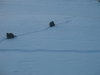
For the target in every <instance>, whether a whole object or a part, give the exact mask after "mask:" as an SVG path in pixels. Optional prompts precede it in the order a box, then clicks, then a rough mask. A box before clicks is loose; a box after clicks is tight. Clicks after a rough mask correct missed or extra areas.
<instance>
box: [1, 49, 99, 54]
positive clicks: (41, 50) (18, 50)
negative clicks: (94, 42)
mask: <svg viewBox="0 0 100 75" xmlns="http://www.w3.org/2000/svg"><path fill="white" fill-rule="evenodd" d="M0 52H55V53H57V52H71V53H100V50H49V49H35V50H28V49H0Z"/></svg>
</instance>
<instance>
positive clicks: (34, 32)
mask: <svg viewBox="0 0 100 75" xmlns="http://www.w3.org/2000/svg"><path fill="white" fill-rule="evenodd" d="M70 21H71V20H67V21H65V22H62V23H58V24H56V25H61V24H65V23H68V22H70ZM49 28H50V27H46V28H44V29H42V30H37V31H33V32H27V33H23V34H20V35H17V36H23V35H28V34H32V33H38V32H42V31H45V30H48V29H49Z"/></svg>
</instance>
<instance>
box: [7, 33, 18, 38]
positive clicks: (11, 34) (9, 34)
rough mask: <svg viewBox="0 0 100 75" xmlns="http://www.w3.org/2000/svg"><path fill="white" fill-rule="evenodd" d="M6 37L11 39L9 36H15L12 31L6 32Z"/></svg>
mask: <svg viewBox="0 0 100 75" xmlns="http://www.w3.org/2000/svg"><path fill="white" fill-rule="evenodd" d="M6 37H7V39H11V38H14V37H16V36H15V35H14V34H13V33H6Z"/></svg>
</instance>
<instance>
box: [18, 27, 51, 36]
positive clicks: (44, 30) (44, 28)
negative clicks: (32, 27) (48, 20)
mask: <svg viewBox="0 0 100 75" xmlns="http://www.w3.org/2000/svg"><path fill="white" fill-rule="evenodd" d="M48 29H49V27H46V28H44V29H43V30H38V31H33V32H27V33H23V34H20V35H17V36H23V35H28V34H32V33H38V32H42V31H45V30H48Z"/></svg>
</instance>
